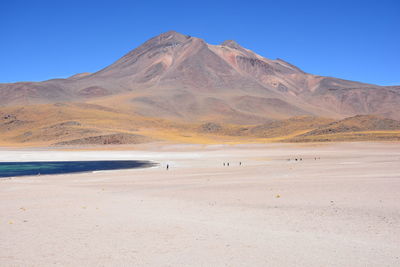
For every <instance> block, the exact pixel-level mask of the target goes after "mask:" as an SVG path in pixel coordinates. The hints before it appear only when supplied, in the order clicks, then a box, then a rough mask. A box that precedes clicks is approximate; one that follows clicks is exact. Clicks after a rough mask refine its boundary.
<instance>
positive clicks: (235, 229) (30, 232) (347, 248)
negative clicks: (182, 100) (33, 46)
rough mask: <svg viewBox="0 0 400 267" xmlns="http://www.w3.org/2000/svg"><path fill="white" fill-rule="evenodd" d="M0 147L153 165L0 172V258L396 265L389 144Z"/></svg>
mask: <svg viewBox="0 0 400 267" xmlns="http://www.w3.org/2000/svg"><path fill="white" fill-rule="evenodd" d="M0 156H1V160H3V161H10V160H85V159H144V160H147V159H151V160H154V161H156V162H159V163H160V166H159V167H155V168H151V169H141V170H123V171H104V172H96V173H83V174H71V175H50V176H40V177H20V178H12V179H0V202H1V204H0V265H1V266H48V265H59V266H138V265H140V266H149V265H152V266H400V143H397V144H388V143H386V144H385V143H348V144H346V143H342V144H328V145H315V146H313V145H304V146H302V145H289V144H271V145H241V146H207V147H204V146H163V147H153V148H152V147H149V148H147V149H146V151H129V150H124V151H118V150H113V151H103V152H101V151H54V150H45V149H43V150H36V151H33V150H25V151H23V150H14V151H12V150H1V151H0ZM294 157H298V158H300V157H301V158H302V159H303V160H302V161H298V162H295V161H293V160H291V161H287V159H288V158H294ZM315 157H320V159H318V160H315V159H314V158H315ZM239 161H241V162H242V166H239ZM223 162H230V166H229V167H223ZM166 163H169V164H170V166H171V168H170V170H169V171H166V170H165V164H166Z"/></svg>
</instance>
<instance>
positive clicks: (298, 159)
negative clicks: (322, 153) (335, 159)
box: [287, 157, 321, 161]
mask: <svg viewBox="0 0 400 267" xmlns="http://www.w3.org/2000/svg"><path fill="white" fill-rule="evenodd" d="M317 159H321V158H320V157H314V160H317ZM293 160H294V161H303V158H301V157H298V158H294V159H293ZM287 161H291V159H287Z"/></svg>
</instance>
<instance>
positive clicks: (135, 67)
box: [0, 31, 400, 125]
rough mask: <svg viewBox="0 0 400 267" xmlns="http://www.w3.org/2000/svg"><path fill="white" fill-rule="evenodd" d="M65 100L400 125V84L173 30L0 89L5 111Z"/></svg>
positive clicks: (228, 118)
mask: <svg viewBox="0 0 400 267" xmlns="http://www.w3.org/2000/svg"><path fill="white" fill-rule="evenodd" d="M62 103H63V104H65V105H77V104H80V107H82V105H83V104H86V105H87V106H88V105H96V106H101V107H103V108H112V109H114V110H116V111H118V112H119V111H123V112H124V113H126V114H131V115H132V116H139V117H141V118H151V119H153V120H154V119H160V120H168V121H170V122H173V123H195V122H198V123H202V122H210V121H212V122H215V123H222V124H235V125H255V124H265V123H268V122H270V121H275V120H287V119H290V118H292V117H299V116H311V117H324V118H330V119H335V120H339V119H344V118H346V117H351V116H356V115H374V116H378V117H382V118H387V119H393V120H398V119H400V86H378V85H373V84H366V83H361V82H355V81H348V80H343V79H339V78H333V77H324V76H317V75H313V74H309V73H306V72H304V71H302V70H301V69H300V68H298V67H296V66H294V65H292V64H290V63H288V62H286V61H284V60H282V59H268V58H265V57H262V56H260V55H258V54H256V53H255V52H253V51H251V50H248V49H246V48H244V47H242V46H240V45H239V44H238V43H237V42H235V41H233V40H227V41H225V42H223V43H221V44H219V45H212V44H208V43H206V42H205V41H204V40H202V39H199V38H196V37H192V36H188V35H183V34H180V33H178V32H175V31H169V32H166V33H163V34H160V35H158V36H156V37H154V38H152V39H150V40H148V41H147V42H145V43H144V44H142V45H141V46H139V47H138V48H136V49H134V50H132V51H131V52H129V53H128V54H126V55H125V56H123V57H122V58H120V59H119V60H117V61H116V62H114V63H113V64H111V65H109V66H108V67H106V68H104V69H102V70H99V71H98V72H95V73H80V74H76V75H74V76H71V77H69V78H66V79H52V80H47V81H43V82H18V83H9V84H0V106H1V107H2V108H3V109H7V108H10V107H17V106H18V107H21V106H24V107H27V106H32V105H50V104H57V105H60V104H62ZM7 115H10V114H5V116H7ZM11 115H12V116H14V115H15V114H11ZM34 120H35V119H33V121H34ZM27 121H32V120H31V119H29V118H27Z"/></svg>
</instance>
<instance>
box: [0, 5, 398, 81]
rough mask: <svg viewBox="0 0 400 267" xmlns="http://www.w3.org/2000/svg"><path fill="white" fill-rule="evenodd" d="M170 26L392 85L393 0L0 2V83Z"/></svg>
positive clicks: (64, 69)
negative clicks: (230, 40) (234, 41)
mask: <svg viewBox="0 0 400 267" xmlns="http://www.w3.org/2000/svg"><path fill="white" fill-rule="evenodd" d="M168 30H176V31H178V32H181V33H184V34H188V35H192V36H196V37H200V38H203V39H205V40H206V41H207V42H208V43H211V44H218V43H221V42H223V41H224V40H226V39H234V40H236V41H237V42H238V43H239V44H241V45H242V46H244V47H246V48H249V49H251V50H253V51H255V52H256V53H258V54H260V55H262V56H265V57H267V58H272V59H274V58H278V57H279V58H282V59H284V60H286V61H288V62H290V63H292V64H294V65H297V66H298V67H300V68H302V69H303V70H305V71H306V72H309V73H313V74H319V75H327V76H334V77H339V78H344V79H349V80H356V81H363V82H369V83H375V84H381V85H400V1H399V0H376V1H373V0H363V1H358V0H354V1H351V0H347V1H344V0H336V1H333V0H331V1H329V0H324V1H323V0H319V1H300V0H299V1H278V0H273V1H267V0H266V1H251V0H247V1H234V0H231V1H217V0H214V1H208V0H203V1H190V0H185V1H174V0H163V1H151V0H149V1H120V0H113V1H101V0H97V1H84V0H81V1H75V0H68V1H61V0H51V1H41V0H35V1H19V0H2V1H0V82H16V81H41V80H46V79H50V78H56V77H68V76H70V75H73V74H75V73H79V72H95V71H97V70H99V69H101V68H103V67H105V66H107V65H109V64H111V63H113V62H114V61H115V60H117V59H118V58H120V57H121V56H123V55H124V54H125V53H127V52H129V51H130V50H132V49H134V48H135V47H137V46H139V45H140V44H141V43H143V42H145V41H146V40H147V39H149V38H151V37H153V36H155V35H158V34H160V33H162V32H165V31H168Z"/></svg>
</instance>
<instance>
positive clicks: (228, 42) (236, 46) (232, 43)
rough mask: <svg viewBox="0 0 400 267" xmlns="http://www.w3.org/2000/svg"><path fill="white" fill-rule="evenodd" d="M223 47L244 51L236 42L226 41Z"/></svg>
mask: <svg viewBox="0 0 400 267" xmlns="http://www.w3.org/2000/svg"><path fill="white" fill-rule="evenodd" d="M221 45H222V46H227V47H230V48H234V49H243V47H241V46H240V44H238V43H237V42H236V41H235V40H226V41H224V42H223V43H222V44H221Z"/></svg>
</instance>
